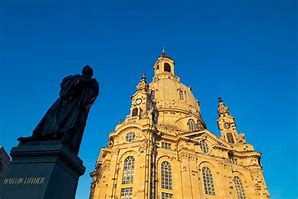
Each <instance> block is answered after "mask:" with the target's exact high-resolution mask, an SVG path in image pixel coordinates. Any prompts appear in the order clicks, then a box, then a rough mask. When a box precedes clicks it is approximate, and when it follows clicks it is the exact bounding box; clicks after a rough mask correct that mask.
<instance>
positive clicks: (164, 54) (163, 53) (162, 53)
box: [159, 48, 173, 60]
mask: <svg viewBox="0 0 298 199" xmlns="http://www.w3.org/2000/svg"><path fill="white" fill-rule="evenodd" d="M159 57H162V58H168V59H171V60H173V59H172V58H171V57H169V56H168V55H167V54H166V52H165V48H163V49H162V52H161V54H160V55H159Z"/></svg>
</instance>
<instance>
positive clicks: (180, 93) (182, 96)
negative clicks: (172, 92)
mask: <svg viewBox="0 0 298 199" xmlns="http://www.w3.org/2000/svg"><path fill="white" fill-rule="evenodd" d="M179 98H180V99H181V100H184V93H183V91H182V90H179Z"/></svg>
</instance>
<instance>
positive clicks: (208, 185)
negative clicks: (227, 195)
mask: <svg viewBox="0 0 298 199" xmlns="http://www.w3.org/2000/svg"><path fill="white" fill-rule="evenodd" d="M202 175H203V181H204V190H205V194H208V195H215V189H214V184H213V177H212V173H211V171H210V169H209V168H208V167H203V169H202Z"/></svg>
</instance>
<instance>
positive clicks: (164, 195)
mask: <svg viewBox="0 0 298 199" xmlns="http://www.w3.org/2000/svg"><path fill="white" fill-rule="evenodd" d="M172 198H173V194H171V193H165V192H162V193H161V199H172Z"/></svg>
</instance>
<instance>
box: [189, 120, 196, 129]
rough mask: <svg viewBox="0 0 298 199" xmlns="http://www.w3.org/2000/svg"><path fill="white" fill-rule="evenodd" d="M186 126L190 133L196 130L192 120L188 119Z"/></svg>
mask: <svg viewBox="0 0 298 199" xmlns="http://www.w3.org/2000/svg"><path fill="white" fill-rule="evenodd" d="M187 124H188V129H189V130H190V131H195V130H196V129H197V127H196V124H195V121H194V120H193V119H189V120H188V122H187Z"/></svg>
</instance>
